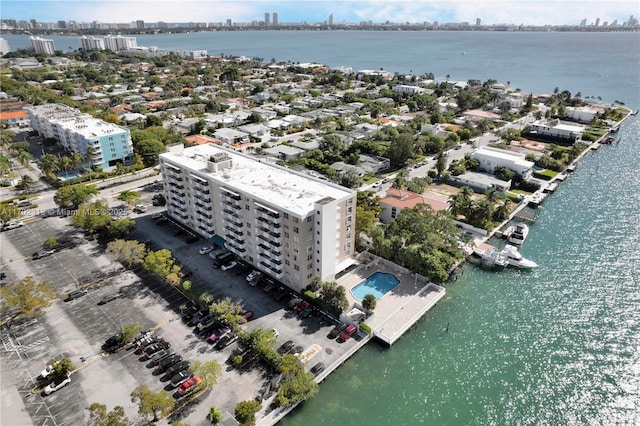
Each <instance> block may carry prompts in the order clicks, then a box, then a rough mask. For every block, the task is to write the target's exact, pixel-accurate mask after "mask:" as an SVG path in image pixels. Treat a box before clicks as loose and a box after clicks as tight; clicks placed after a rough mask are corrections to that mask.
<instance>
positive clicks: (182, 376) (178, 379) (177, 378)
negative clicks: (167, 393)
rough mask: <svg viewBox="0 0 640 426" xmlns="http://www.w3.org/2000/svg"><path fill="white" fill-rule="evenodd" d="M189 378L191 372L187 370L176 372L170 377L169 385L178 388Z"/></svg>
mask: <svg viewBox="0 0 640 426" xmlns="http://www.w3.org/2000/svg"><path fill="white" fill-rule="evenodd" d="M189 378H191V372H190V371H189V370H182V371H178V372H177V373H176V374H175V375H174V376H173V377H171V384H172V385H173V386H178V385H180V384H182V382H184V381H185V380H187V379H189Z"/></svg>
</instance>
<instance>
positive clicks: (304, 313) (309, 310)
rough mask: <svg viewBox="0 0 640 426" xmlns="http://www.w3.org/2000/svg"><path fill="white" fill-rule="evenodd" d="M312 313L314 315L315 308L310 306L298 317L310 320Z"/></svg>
mask: <svg viewBox="0 0 640 426" xmlns="http://www.w3.org/2000/svg"><path fill="white" fill-rule="evenodd" d="M312 313H313V308H312V307H311V306H309V307H308V308H305V309H304V310H302V311H301V312H300V314H298V316H299V317H300V318H302V319H304V318H309V317H310V316H311V314H312Z"/></svg>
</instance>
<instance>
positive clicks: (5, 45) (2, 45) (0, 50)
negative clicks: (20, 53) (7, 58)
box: [0, 37, 11, 55]
mask: <svg viewBox="0 0 640 426" xmlns="http://www.w3.org/2000/svg"><path fill="white" fill-rule="evenodd" d="M9 52H11V47H9V42H8V41H7V40H5V39H3V38H2V37H0V55H6V54H7V53H9Z"/></svg>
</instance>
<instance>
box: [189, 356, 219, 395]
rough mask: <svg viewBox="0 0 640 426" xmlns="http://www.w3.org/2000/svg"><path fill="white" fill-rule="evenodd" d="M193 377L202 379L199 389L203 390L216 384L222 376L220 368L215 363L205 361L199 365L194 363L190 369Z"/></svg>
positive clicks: (197, 362) (198, 362)
mask: <svg viewBox="0 0 640 426" xmlns="http://www.w3.org/2000/svg"><path fill="white" fill-rule="evenodd" d="M190 370H191V372H192V373H193V375H194V376H198V377H200V378H201V379H202V382H200V387H202V388H203V389H210V388H212V387H213V385H215V384H216V383H218V379H219V378H220V376H221V375H222V367H220V364H218V363H217V362H216V361H207V362H205V363H201V362H200V361H196V362H195V363H194V364H193V365H192V366H191V368H190Z"/></svg>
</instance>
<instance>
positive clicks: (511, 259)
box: [500, 244, 538, 269]
mask: <svg viewBox="0 0 640 426" xmlns="http://www.w3.org/2000/svg"><path fill="white" fill-rule="evenodd" d="M500 253H501V254H502V255H504V256H505V257H506V258H507V262H508V263H509V266H513V267H515V268H519V269H533V268H537V267H538V264H537V263H536V262H534V261H532V260H529V259H525V258H524V257H523V256H522V255H521V254H520V252H519V251H518V248H517V247H516V246H513V245H511V244H506V245H505V246H504V249H502V251H501V252H500Z"/></svg>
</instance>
